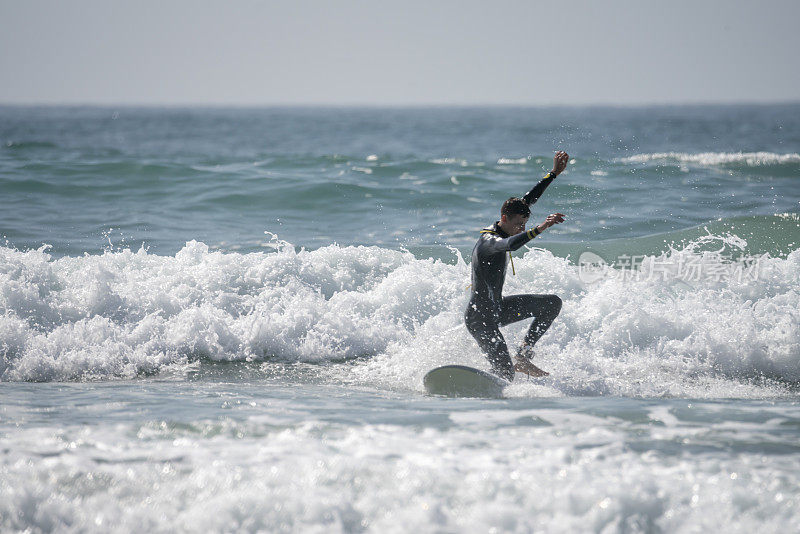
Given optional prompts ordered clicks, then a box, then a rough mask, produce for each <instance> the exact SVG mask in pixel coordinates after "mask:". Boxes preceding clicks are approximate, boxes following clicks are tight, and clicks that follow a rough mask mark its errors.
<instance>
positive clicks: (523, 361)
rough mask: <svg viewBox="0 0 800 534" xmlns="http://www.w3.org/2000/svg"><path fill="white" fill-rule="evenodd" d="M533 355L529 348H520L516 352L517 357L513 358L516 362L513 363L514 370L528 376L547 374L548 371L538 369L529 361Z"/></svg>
mask: <svg viewBox="0 0 800 534" xmlns="http://www.w3.org/2000/svg"><path fill="white" fill-rule="evenodd" d="M532 357H533V351H532V350H530V349H529V348H527V347H525V348H521V349H520V350H519V352H518V353H517V357H516V358H515V360H516V363H515V364H514V370H515V371H516V372H518V373H524V374H526V375H528V376H547V375H549V374H550V373H548V372H547V371H544V370H542V369H539V368H538V367H536V366H535V365H533V362H531V358H532Z"/></svg>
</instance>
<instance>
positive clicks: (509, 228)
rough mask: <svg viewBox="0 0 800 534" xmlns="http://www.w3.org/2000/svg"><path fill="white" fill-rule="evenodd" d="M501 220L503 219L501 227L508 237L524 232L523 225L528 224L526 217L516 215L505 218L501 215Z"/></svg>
mask: <svg viewBox="0 0 800 534" xmlns="http://www.w3.org/2000/svg"><path fill="white" fill-rule="evenodd" d="M502 218H503V219H505V220H504V221H503V223H504V224H503V226H504V227H505V230H506V232H507V233H508V234H509V235H516V234H519V233H520V232H524V231H525V224H526V223H527V222H528V218H527V217H526V216H524V215H520V214H517V215H512V216H511V217H507V216H505V215H503V216H502Z"/></svg>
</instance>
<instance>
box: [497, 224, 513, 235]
mask: <svg viewBox="0 0 800 534" xmlns="http://www.w3.org/2000/svg"><path fill="white" fill-rule="evenodd" d="M497 227H498V228H499V229H500V230H502V231H503V232H505V233H506V234H507V235H511V232H510V230H511V229H510V228H509V227H508V226H506V225H505V224H503V221H498V222H497Z"/></svg>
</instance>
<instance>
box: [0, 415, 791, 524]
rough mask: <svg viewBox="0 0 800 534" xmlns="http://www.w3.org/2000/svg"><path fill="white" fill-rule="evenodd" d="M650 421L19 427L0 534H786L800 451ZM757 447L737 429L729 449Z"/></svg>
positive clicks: (4, 461) (479, 418)
mask: <svg viewBox="0 0 800 534" xmlns="http://www.w3.org/2000/svg"><path fill="white" fill-rule="evenodd" d="M508 414H515V415H517V416H518V417H517V418H515V419H507V420H506V421H503V420H502V417H504V416H505V417H508ZM498 416H499V417H501V423H498V422H496V421H495V419H496V418H497V417H498ZM664 416H666V417H664ZM651 417H652V418H653V423H654V424H647V423H644V424H636V423H631V422H626V421H624V420H622V419H619V418H613V417H598V416H591V415H587V414H577V413H575V412H574V411H568V410H558V409H547V408H540V409H537V410H536V411H535V412H533V411H531V412H527V413H526V412H524V411H522V412H517V411H513V410H512V411H505V413H504V411H501V410H498V411H494V412H492V411H486V412H482V411H477V412H473V413H463V412H462V414H460V416H458V415H457V416H456V417H454V419H458V421H454V423H455V424H454V425H453V427H452V428H447V429H439V428H435V427H431V426H422V427H416V426H414V425H408V426H401V425H389V424H381V425H349V426H347V425H341V424H330V423H323V422H318V421H308V422H302V421H301V422H295V423H294V424H290V425H286V426H283V427H281V428H275V427H273V426H272V425H270V424H269V423H261V422H259V421H258V420H248V421H235V420H231V419H222V420H216V421H207V422H203V421H200V422H197V423H193V424H189V425H172V424H168V423H167V422H159V421H152V422H146V423H144V424H142V425H140V426H139V427H138V428H137V426H136V425H120V426H118V427H114V426H95V425H91V426H88V425H75V426H72V427H67V428H63V429H58V430H53V429H44V428H27V429H20V430H17V431H16V432H14V433H13V434H12V435H11V436H10V440H9V441H10V443H8V444H7V446H8V449H9V450H8V451H7V453H6V454H4V455H2V456H1V457H0V470H2V473H3V483H2V484H0V529H2V530H3V531H26V530H31V531H63V530H74V531H91V532H101V531H114V532H143V531H177V532H198V531H203V532H231V531H247V532H255V531H270V532H283V531H287V532H288V531H291V532H354V531H361V530H366V531H370V532H406V531H409V530H413V531H421V532H429V531H443V532H462V531H469V532H492V531H503V532H532V531H539V530H544V531H547V532H583V531H589V532H617V531H632V532H648V531H664V532H684V531H722V530H724V531H726V532H727V531H731V532H751V531H753V530H766V531H770V532H773V531H774V532H783V531H792V529H793V526H795V525H796V522H797V512H796V506H797V504H798V493H797V487H798V484H800V477H798V470H797V468H796V462H797V457H796V454H761V453H760V452H755V451H752V450H750V446H748V447H746V448H744V449H742V450H740V451H739V452H737V453H736V454H731V453H727V452H725V453H722V454H719V453H716V454H715V453H712V452H704V453H702V454H690V453H689V452H686V453H679V452H678V453H675V452H670V450H671V449H673V450H674V448H675V447H679V446H680V447H688V446H691V444H693V443H697V444H699V445H701V446H702V444H703V443H704V436H705V435H708V434H710V433H712V432H718V431H719V430H720V429H718V428H716V426H715V423H714V422H713V421H709V422H706V423H704V424H703V425H697V424H693V422H691V421H689V422H681V421H678V420H676V419H675V417H671V414H670V413H666V410H664V411H662V413H658V412H655V413H653V414H652V415H651ZM662 419H663V421H662ZM520 420H530V421H533V420H540V421H541V423H542V424H538V425H537V424H533V425H529V424H528V425H526V424H524V423H520ZM795 420H796V419H795ZM503 423H505V424H503ZM656 423H658V424H656ZM551 425H552V426H551ZM750 435H751V434H750V433H749V432H748V431H747V430H746V429H745V431H744V433H743V434H739V435H737V434H735V433H734V430H733V429H731V438H730V441H727V442H726V443H736V442H737V441H738V442H745V441H746V440H747V437H748V436H750ZM762 435H763V434H762ZM639 436H645V437H647V438H650V439H651V440H652V441H650V442H649V444H650V445H649V446H648V442H647V441H646V440H645V438H640V437H639ZM640 439H641V440H645V441H643V442H640V441H639V440H640ZM631 444H643V445H644V446H645V447H647V449H646V450H645V451H644V452H642V451H640V450H637V448H635V447H632V446H630V445H631ZM776 446H779V445H776ZM784 446H785V445H784ZM711 449H712V450H714V448H713V447H711Z"/></svg>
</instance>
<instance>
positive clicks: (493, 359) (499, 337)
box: [464, 309, 514, 380]
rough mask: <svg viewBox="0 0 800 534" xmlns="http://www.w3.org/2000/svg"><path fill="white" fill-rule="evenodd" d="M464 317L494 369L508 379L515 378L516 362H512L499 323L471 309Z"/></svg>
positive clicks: (468, 328)
mask: <svg viewBox="0 0 800 534" xmlns="http://www.w3.org/2000/svg"><path fill="white" fill-rule="evenodd" d="M464 319H465V322H466V324H467V330H469V333H470V334H472V337H474V338H475V341H477V342H478V346H479V347H480V348H481V350H482V351H483V352H484V354H486V357H487V358H488V359H489V363H490V364H491V366H492V371H494V373H495V374H497V376H500V377H502V378H505V379H506V380H514V364H513V363H512V362H511V355H510V354H509V353H508V346H506V340H505V339H504V338H503V334H501V333H500V328H499V327H498V325H497V323H495V322H494V321H492V320H491V319H487V318H485V317H482V316H481V315H480V314H477V313H470V310H469V309H467V313H466V314H465V316H464Z"/></svg>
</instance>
